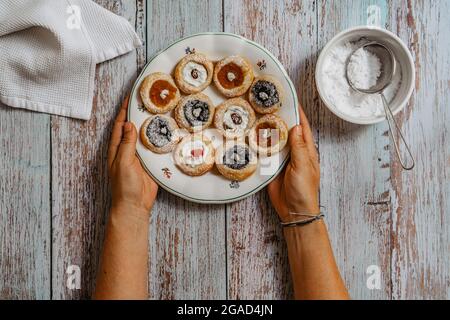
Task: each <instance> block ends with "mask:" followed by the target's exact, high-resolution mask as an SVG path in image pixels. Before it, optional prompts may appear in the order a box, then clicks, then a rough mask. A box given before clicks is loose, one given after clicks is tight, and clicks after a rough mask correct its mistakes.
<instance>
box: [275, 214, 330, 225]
mask: <svg viewBox="0 0 450 320" xmlns="http://www.w3.org/2000/svg"><path fill="white" fill-rule="evenodd" d="M291 214H295V215H297V216H304V217H310V218H309V219H303V220H298V221H292V222H280V223H281V225H282V226H283V227H297V226H299V227H301V226H305V225H307V224H310V223H312V222H314V221H317V220H320V219H323V218H324V217H325V215H324V214H323V213H319V214H318V215H317V214H314V215H313V214H306V213H291Z"/></svg>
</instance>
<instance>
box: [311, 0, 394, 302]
mask: <svg viewBox="0 0 450 320" xmlns="http://www.w3.org/2000/svg"><path fill="white" fill-rule="evenodd" d="M318 7H319V11H318V17H319V21H318V29H317V30H318V49H319V50H320V49H321V48H322V47H323V46H324V45H325V44H326V43H327V42H328V41H329V40H331V38H332V37H333V36H334V35H336V34H337V33H338V32H340V31H342V30H345V29H347V28H349V27H353V26H357V25H365V24H368V23H372V24H373V21H374V20H377V19H373V18H374V17H373V13H374V12H375V13H376V12H379V18H380V19H379V21H380V26H382V27H385V28H388V29H389V28H390V26H389V25H385V24H384V23H383V22H385V21H387V19H386V17H388V16H389V15H391V14H395V13H394V12H389V10H388V8H389V4H388V3H387V2H386V1H360V0H355V1H344V0H341V1H325V0H324V1H319V2H318ZM368 18H369V19H368ZM311 90H313V87H312V86H311ZM315 107H316V110H317V113H318V118H317V127H318V130H319V135H318V140H319V150H320V165H321V178H322V179H321V191H320V203H321V205H322V206H324V207H325V211H326V213H327V218H326V221H327V225H328V227H329V232H330V237H331V241H332V244H333V248H334V252H335V255H336V259H337V263H338V266H339V267H340V270H341V273H342V275H343V277H344V280H345V282H346V284H347V286H348V288H349V291H350V295H351V296H352V297H353V298H357V299H380V298H381V299H389V298H390V297H391V286H390V279H391V276H390V229H391V226H390V207H391V203H390V183H389V177H390V174H391V169H390V154H389V149H388V148H389V137H388V136H387V124H386V123H381V124H378V125H374V126H358V125H353V124H350V123H347V122H345V121H343V120H341V119H339V118H338V117H336V116H334V115H333V114H332V113H331V112H330V111H328V109H327V108H326V106H325V105H324V104H323V103H322V102H319V103H318V104H316V106H315ZM371 265H376V266H378V267H379V268H380V271H381V276H382V281H381V289H380V290H369V289H368V288H367V287H366V280H367V277H368V274H366V270H367V268H368V267H369V266H371Z"/></svg>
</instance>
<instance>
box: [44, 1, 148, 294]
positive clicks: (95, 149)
mask: <svg viewBox="0 0 450 320" xmlns="http://www.w3.org/2000/svg"><path fill="white" fill-rule="evenodd" d="M96 2H97V3H98V4H100V5H101V6H103V7H105V8H107V9H108V10H111V11H112V12H114V13H116V14H118V15H120V16H123V17H124V18H126V19H127V20H129V22H130V23H131V25H133V26H134V25H135V23H136V14H137V13H139V12H138V11H137V10H136V9H137V8H136V3H135V2H134V1H122V2H121V1H109V0H96ZM139 59H140V57H139V55H138V53H137V51H132V52H130V53H128V54H125V55H122V56H120V57H117V58H115V59H112V60H110V61H107V62H105V63H102V64H100V65H98V66H97V69H96V79H95V85H96V90H95V93H94V99H93V110H92V118H91V119H90V120H89V121H79V120H75V119H69V118H64V117H57V116H52V122H51V134H52V222H53V232H52V245H53V246H52V254H53V257H52V294H53V296H52V297H53V298H54V299H89V298H90V297H91V296H92V292H93V289H94V287H95V279H96V274H97V267H98V261H99V257H100V251H101V248H102V245H103V234H104V231H105V225H106V219H107V215H108V211H109V205H110V185H109V177H108V171H107V166H106V156H107V149H108V145H109V138H110V134H111V128H112V125H113V121H114V118H115V117H116V114H117V111H118V110H119V108H120V105H121V104H122V100H123V98H124V97H125V95H126V93H127V92H129V90H130V89H131V85H132V84H133V81H134V80H135V79H136V76H137V64H138V63H139V61H140V60H139ZM70 265H76V266H78V267H80V271H81V288H80V289H70V288H68V287H67V279H68V274H67V273H66V271H67V268H68V267H69V266H70Z"/></svg>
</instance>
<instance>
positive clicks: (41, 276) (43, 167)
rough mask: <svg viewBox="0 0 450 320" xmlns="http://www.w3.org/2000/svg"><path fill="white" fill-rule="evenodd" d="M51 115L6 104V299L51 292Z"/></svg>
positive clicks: (2, 206) (1, 225) (2, 198)
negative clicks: (14, 107)
mask: <svg viewBox="0 0 450 320" xmlns="http://www.w3.org/2000/svg"><path fill="white" fill-rule="evenodd" d="M49 146H50V116H49V115H45V114H39V113H35V112H31V111H26V110H19V109H13V108H10V107H7V106H4V105H0V150H1V152H0V274H1V277H0V299H49V298H50V283H51V282H50V281H51V279H50V248H51V241H50V219H51V217H50V147H49Z"/></svg>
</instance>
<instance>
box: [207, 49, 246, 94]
mask: <svg viewBox="0 0 450 320" xmlns="http://www.w3.org/2000/svg"><path fill="white" fill-rule="evenodd" d="M253 78H254V76H253V69H252V67H251V64H250V63H249V62H248V61H247V59H245V58H243V57H241V56H229V57H226V58H224V59H222V60H220V61H219V62H218V63H217V64H216V67H215V68H214V77H213V80H214V84H215V85H216V87H217V89H218V90H219V91H220V92H221V93H222V94H223V95H225V96H226V97H228V98H232V97H238V96H241V95H243V94H244V93H246V92H247V90H248V88H249V87H250V86H251V84H252V81H253Z"/></svg>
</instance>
